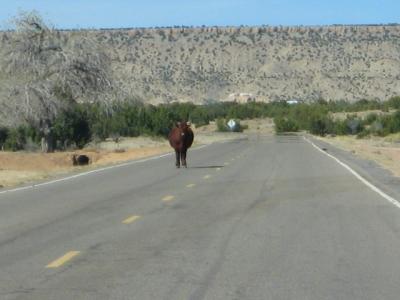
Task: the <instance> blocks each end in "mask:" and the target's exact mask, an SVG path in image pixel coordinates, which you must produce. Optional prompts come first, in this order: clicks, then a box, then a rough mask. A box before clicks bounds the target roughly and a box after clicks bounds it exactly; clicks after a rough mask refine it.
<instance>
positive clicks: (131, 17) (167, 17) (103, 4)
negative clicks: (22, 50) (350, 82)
mask: <svg viewBox="0 0 400 300" xmlns="http://www.w3.org/2000/svg"><path fill="white" fill-rule="evenodd" d="M0 7H1V10H0V28H1V29H5V28H8V27H9V25H8V24H9V23H8V22H7V21H8V20H10V19H11V18H12V17H13V16H15V15H16V14H17V12H18V11H19V10H32V9H34V10H37V11H38V12H40V14H41V15H42V16H43V17H44V18H45V20H47V21H49V22H50V23H52V24H54V25H55V26H56V27H58V28H113V27H156V26H174V25H185V26H201V25H207V26H214V25H217V26H225V25H262V24H265V25H330V24H382V23H400V0H380V1H379V0H376V1H371V0H297V1H296V0H264V1H262V0H186V1H185V0H147V1H139V0H131V1H128V0H0Z"/></svg>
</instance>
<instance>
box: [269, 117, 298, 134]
mask: <svg viewBox="0 0 400 300" xmlns="http://www.w3.org/2000/svg"><path fill="white" fill-rule="evenodd" d="M274 123H275V132H277V133H283V132H296V131H298V130H299V126H298V125H297V123H296V122H295V121H294V120H291V119H287V118H281V117H279V118H274Z"/></svg>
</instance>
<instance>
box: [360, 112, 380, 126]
mask: <svg viewBox="0 0 400 300" xmlns="http://www.w3.org/2000/svg"><path fill="white" fill-rule="evenodd" d="M378 118H379V116H378V115H377V114H376V113H370V114H368V115H367V116H366V117H365V119H364V122H363V123H364V124H365V125H371V124H372V123H374V122H375V121H376V120H377V119H378Z"/></svg>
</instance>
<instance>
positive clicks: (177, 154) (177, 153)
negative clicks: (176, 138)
mask: <svg viewBox="0 0 400 300" xmlns="http://www.w3.org/2000/svg"><path fill="white" fill-rule="evenodd" d="M175 156H176V163H175V165H176V167H177V168H180V167H181V158H180V152H179V150H176V149H175Z"/></svg>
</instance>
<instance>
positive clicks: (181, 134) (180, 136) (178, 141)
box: [168, 122, 194, 168]
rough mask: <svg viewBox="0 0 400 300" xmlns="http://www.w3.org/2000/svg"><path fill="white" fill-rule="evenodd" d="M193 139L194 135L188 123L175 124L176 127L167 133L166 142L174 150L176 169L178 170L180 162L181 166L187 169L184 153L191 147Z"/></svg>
mask: <svg viewBox="0 0 400 300" xmlns="http://www.w3.org/2000/svg"><path fill="white" fill-rule="evenodd" d="M193 138H194V135H193V131H192V129H191V128H190V123H189V122H178V123H176V126H175V127H174V128H172V130H171V132H170V133H169V135H168V140H169V144H170V145H171V147H172V148H174V149H175V155H176V167H177V168H180V163H181V161H182V166H184V167H185V168H187V164H186V152H187V149H188V148H190V146H192V143H193Z"/></svg>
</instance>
